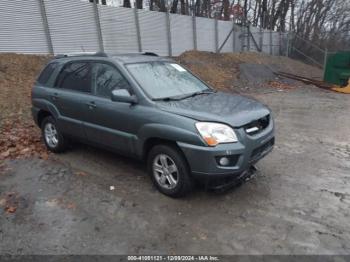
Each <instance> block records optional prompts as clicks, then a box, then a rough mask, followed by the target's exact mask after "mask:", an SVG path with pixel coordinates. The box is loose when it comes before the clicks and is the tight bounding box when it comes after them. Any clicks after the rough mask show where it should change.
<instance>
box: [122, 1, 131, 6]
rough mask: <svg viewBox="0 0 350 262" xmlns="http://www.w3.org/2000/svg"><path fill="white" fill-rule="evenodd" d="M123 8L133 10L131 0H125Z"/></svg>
mask: <svg viewBox="0 0 350 262" xmlns="http://www.w3.org/2000/svg"><path fill="white" fill-rule="evenodd" d="M123 7H128V8H131V3H130V0H124V2H123Z"/></svg>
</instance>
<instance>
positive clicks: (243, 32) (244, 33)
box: [240, 25, 247, 52]
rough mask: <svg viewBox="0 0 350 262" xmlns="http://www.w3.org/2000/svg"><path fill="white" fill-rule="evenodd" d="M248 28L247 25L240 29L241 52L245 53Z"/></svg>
mask: <svg viewBox="0 0 350 262" xmlns="http://www.w3.org/2000/svg"><path fill="white" fill-rule="evenodd" d="M246 30H247V28H246V26H245V25H243V26H241V27H240V38H241V52H244V47H245V40H246V32H245V31H246Z"/></svg>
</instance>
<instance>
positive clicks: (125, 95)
mask: <svg viewBox="0 0 350 262" xmlns="http://www.w3.org/2000/svg"><path fill="white" fill-rule="evenodd" d="M111 99H112V101H114V102H122V103H129V104H136V103H137V98H136V96H134V95H131V94H130V93H129V91H128V90H126V89H116V90H113V91H112V94H111Z"/></svg>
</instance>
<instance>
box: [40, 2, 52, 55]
mask: <svg viewBox="0 0 350 262" xmlns="http://www.w3.org/2000/svg"><path fill="white" fill-rule="evenodd" d="M39 5H40V12H41V17H42V19H43V26H44V31H45V35H46V41H47V47H48V49H49V53H50V54H54V50H53V44H52V39H51V33H50V28H49V22H48V20H47V14H46V8H45V2H44V0H39Z"/></svg>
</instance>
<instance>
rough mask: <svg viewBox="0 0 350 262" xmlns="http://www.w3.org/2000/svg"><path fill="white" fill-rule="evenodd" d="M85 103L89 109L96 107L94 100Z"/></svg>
mask: <svg viewBox="0 0 350 262" xmlns="http://www.w3.org/2000/svg"><path fill="white" fill-rule="evenodd" d="M86 104H87V106H88V107H89V109H94V108H96V104H95V102H94V101H91V102H88V103H86Z"/></svg>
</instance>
